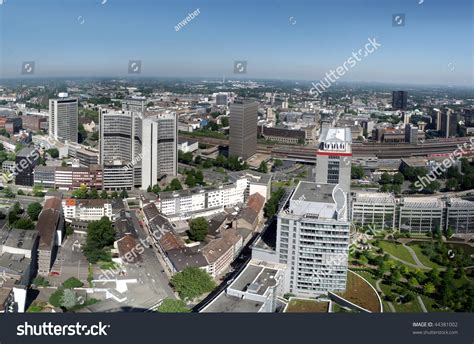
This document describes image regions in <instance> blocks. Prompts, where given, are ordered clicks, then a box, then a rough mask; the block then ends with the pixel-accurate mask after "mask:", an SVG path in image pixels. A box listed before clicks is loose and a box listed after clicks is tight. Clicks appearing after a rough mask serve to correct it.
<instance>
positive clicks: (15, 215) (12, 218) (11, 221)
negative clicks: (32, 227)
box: [8, 209, 20, 226]
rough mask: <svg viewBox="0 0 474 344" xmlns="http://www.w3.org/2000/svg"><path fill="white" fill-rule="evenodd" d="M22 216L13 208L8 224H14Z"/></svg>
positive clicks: (9, 214)
mask: <svg viewBox="0 0 474 344" xmlns="http://www.w3.org/2000/svg"><path fill="white" fill-rule="evenodd" d="M19 218H20V217H19V216H18V213H17V212H16V211H15V210H14V209H13V210H10V212H9V213H8V224H9V225H10V226H12V225H13V224H14V223H15V222H16V221H17V220H18V219H19Z"/></svg>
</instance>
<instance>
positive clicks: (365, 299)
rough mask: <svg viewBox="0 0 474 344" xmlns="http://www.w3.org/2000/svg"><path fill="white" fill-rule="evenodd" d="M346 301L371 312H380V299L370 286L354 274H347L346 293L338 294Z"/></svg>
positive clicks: (350, 272)
mask: <svg viewBox="0 0 474 344" xmlns="http://www.w3.org/2000/svg"><path fill="white" fill-rule="evenodd" d="M338 294H339V295H340V296H341V297H343V298H344V299H346V300H348V301H350V302H352V303H354V304H356V305H358V306H360V307H362V308H365V309H367V310H369V311H371V312H374V313H378V312H380V311H381V310H380V304H379V298H378V295H377V293H376V292H375V290H373V289H372V287H371V286H370V284H368V283H367V282H366V281H364V280H363V279H362V278H361V277H359V276H358V275H356V274H355V273H354V272H352V271H349V272H348V273H347V287H346V291H345V292H344V293H338Z"/></svg>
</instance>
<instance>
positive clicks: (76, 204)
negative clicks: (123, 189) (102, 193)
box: [62, 198, 124, 222]
mask: <svg viewBox="0 0 474 344" xmlns="http://www.w3.org/2000/svg"><path fill="white" fill-rule="evenodd" d="M62 207H63V212H64V217H65V218H66V221H68V222H71V221H86V222H89V221H98V220H100V219H101V218H102V217H104V216H105V217H107V218H109V220H110V221H115V220H116V219H117V218H118V217H119V216H120V211H121V210H122V209H123V208H124V205H123V202H122V200H120V199H113V200H110V199H75V198H66V199H63V200H62Z"/></svg>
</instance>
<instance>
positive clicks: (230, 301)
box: [203, 293, 263, 313]
mask: <svg viewBox="0 0 474 344" xmlns="http://www.w3.org/2000/svg"><path fill="white" fill-rule="evenodd" d="M262 306H263V302H258V301H252V300H248V299H241V298H239V297H236V296H230V295H227V294H226V293H221V294H220V295H219V296H218V297H216V298H215V299H214V301H213V302H212V303H211V304H210V305H209V306H207V307H206V308H205V310H203V312H204V313H226V312H229V313H230V312H232V313H255V312H258V311H259V310H260V308H262Z"/></svg>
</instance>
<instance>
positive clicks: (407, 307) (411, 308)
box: [392, 296, 423, 313]
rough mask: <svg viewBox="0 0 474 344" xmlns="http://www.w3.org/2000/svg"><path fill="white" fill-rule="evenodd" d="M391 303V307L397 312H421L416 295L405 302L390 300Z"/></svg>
mask: <svg viewBox="0 0 474 344" xmlns="http://www.w3.org/2000/svg"><path fill="white" fill-rule="evenodd" d="M392 304H393V307H395V310H396V311H397V313H423V310H422V309H421V306H420V304H419V303H418V300H417V298H416V296H415V299H414V300H413V301H410V302H407V303H397V302H392Z"/></svg>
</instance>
